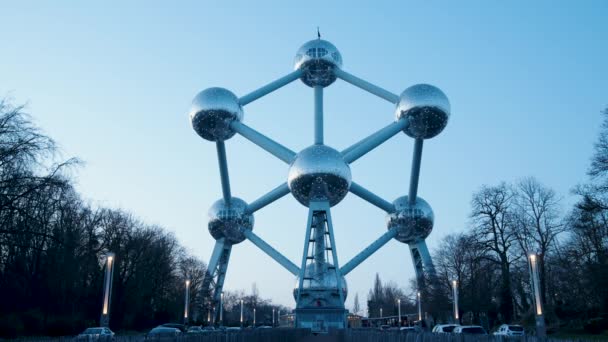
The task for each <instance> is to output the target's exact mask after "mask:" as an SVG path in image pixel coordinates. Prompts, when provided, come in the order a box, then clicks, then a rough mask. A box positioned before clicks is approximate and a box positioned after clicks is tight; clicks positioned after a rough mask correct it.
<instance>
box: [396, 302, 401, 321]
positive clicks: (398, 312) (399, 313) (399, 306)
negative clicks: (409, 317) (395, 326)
mask: <svg viewBox="0 0 608 342" xmlns="http://www.w3.org/2000/svg"><path fill="white" fill-rule="evenodd" d="M397 314H398V315H399V326H401V298H399V299H397Z"/></svg>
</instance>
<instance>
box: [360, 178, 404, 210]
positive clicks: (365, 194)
mask: <svg viewBox="0 0 608 342" xmlns="http://www.w3.org/2000/svg"><path fill="white" fill-rule="evenodd" d="M349 191H350V192H352V193H353V194H355V195H357V196H358V197H360V198H361V199H363V200H365V201H367V202H369V203H371V204H373V205H375V206H376V207H378V208H380V209H382V210H384V211H386V212H387V213H392V212H394V211H395V206H394V205H393V204H392V203H390V202H388V201H386V200H384V199H383V198H381V197H380V196H378V195H376V194H374V193H373V192H371V191H369V190H367V189H366V188H364V187H362V186H361V185H359V184H357V183H355V182H352V183H351V184H350V189H349Z"/></svg>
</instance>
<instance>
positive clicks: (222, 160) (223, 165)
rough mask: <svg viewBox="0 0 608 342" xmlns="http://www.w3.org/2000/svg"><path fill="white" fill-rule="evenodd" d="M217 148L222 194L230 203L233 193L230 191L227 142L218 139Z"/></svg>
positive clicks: (225, 200)
mask: <svg viewBox="0 0 608 342" xmlns="http://www.w3.org/2000/svg"><path fill="white" fill-rule="evenodd" d="M215 146H216V150H217V161H218V164H219V166H220V180H221V183H222V195H223V196H224V202H226V203H230V199H231V198H232V194H231V193H230V177H229V175H228V159H227V158H226V144H224V141H217V142H216V143H215Z"/></svg>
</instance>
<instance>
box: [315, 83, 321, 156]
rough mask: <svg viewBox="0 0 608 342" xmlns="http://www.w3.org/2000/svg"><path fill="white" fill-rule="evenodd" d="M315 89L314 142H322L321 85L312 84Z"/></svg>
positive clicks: (318, 143) (319, 143)
mask: <svg viewBox="0 0 608 342" xmlns="http://www.w3.org/2000/svg"><path fill="white" fill-rule="evenodd" d="M314 90H315V144H317V145H322V144H323V87H321V86H314Z"/></svg>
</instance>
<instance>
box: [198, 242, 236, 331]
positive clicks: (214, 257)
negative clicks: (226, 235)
mask: <svg viewBox="0 0 608 342" xmlns="http://www.w3.org/2000/svg"><path fill="white" fill-rule="evenodd" d="M231 251H232V245H231V244H228V243H226V242H225V239H223V238H222V239H219V240H217V241H216V242H215V247H214V248H213V253H212V254H211V258H210V259H209V265H208V266H207V273H205V277H204V278H203V284H202V295H203V298H204V300H205V301H206V306H207V309H208V310H210V312H213V314H212V315H210V316H211V317H210V318H211V319H212V320H213V322H217V321H218V319H219V316H220V311H219V309H220V300H221V295H222V291H223V288H224V279H225V278H226V271H227V269H228V262H229V261H230V252H231Z"/></svg>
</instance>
